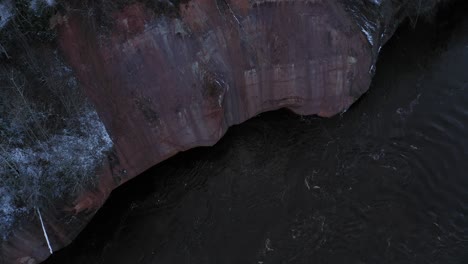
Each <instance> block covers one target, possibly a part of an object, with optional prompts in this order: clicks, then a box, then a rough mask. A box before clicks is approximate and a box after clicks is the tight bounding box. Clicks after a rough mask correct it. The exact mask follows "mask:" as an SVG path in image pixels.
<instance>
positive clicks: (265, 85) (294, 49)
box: [1, 0, 439, 263]
mask: <svg viewBox="0 0 468 264" xmlns="http://www.w3.org/2000/svg"><path fill="white" fill-rule="evenodd" d="M413 2H418V1H410V2H408V3H403V1H351V2H350V1H337V0H335V1H326V0H314V1H311V0H307V1H247V0H236V1H234V0H233V1H217V0H216V1H215V0H199V1H167V2H160V1H156V2H155V3H156V4H155V3H153V2H151V1H144V2H143V1H142V2H139V1H128V2H127V1H70V2H67V1H63V2H60V3H58V6H57V7H53V8H54V9H52V11H51V12H49V13H48V15H49V17H47V19H45V21H46V22H47V23H46V22H44V23H45V24H44V25H47V26H49V27H51V28H52V29H51V30H52V32H53V34H51V37H50V38H51V39H52V41H51V42H50V43H44V44H36V45H35V46H32V49H33V50H34V51H35V52H38V51H41V49H44V50H46V51H50V50H55V49H56V46H57V47H58V50H57V52H58V53H57V54H60V57H61V58H62V59H63V61H64V62H66V64H67V65H69V66H70V67H71V69H72V70H73V74H74V75H75V76H76V78H77V80H78V81H79V87H80V89H81V90H82V91H83V92H84V94H85V95H86V98H87V100H89V101H90V102H91V103H92V104H93V105H94V107H95V109H96V111H97V113H98V114H99V116H100V118H101V120H102V122H103V123H104V124H105V126H106V128H107V132H108V133H109V134H110V136H111V138H112V141H113V150H112V153H110V154H108V158H107V159H105V160H104V161H103V165H102V166H101V168H100V169H99V171H98V172H97V174H98V176H97V183H96V184H95V185H93V186H90V187H89V188H87V189H85V190H83V191H81V192H79V193H78V194H77V195H76V196H75V197H72V198H67V199H55V200H53V201H52V202H51V203H52V205H48V206H47V207H44V208H43V210H42V217H43V219H44V222H45V228H46V230H48V235H49V239H50V242H51V246H52V248H53V250H57V249H59V248H61V247H63V246H65V245H67V244H69V243H70V242H71V241H72V239H73V238H74V237H75V236H76V235H77V234H78V232H79V231H80V230H81V229H82V228H83V227H84V226H85V225H86V223H87V222H88V221H89V220H90V218H91V217H92V216H93V215H94V213H95V212H96V210H97V209H99V208H100V206H101V205H102V204H103V203H104V201H105V200H106V198H107V197H108V195H109V194H110V192H111V191H112V190H113V189H114V188H116V187H118V186H119V185H121V184H123V183H124V182H126V181H127V180H129V179H131V178H133V177H135V176H137V175H138V174H140V173H141V172H143V171H145V170H146V169H148V168H150V167H151V166H153V165H155V164H157V163H159V162H161V161H163V160H165V159H167V158H168V157H171V156H173V155H174V154H176V153H178V152H180V151H184V150H187V149H190V148H193V147H196V146H208V145H213V144H214V143H215V142H217V141H218V140H219V139H220V138H221V137H222V135H224V133H225V132H226V130H227V128H228V127H229V126H231V125H235V124H239V123H241V122H243V121H245V120H247V119H249V118H251V117H253V116H255V115H257V114H258V113H261V112H264V111H269V110H274V109H279V108H287V109H290V110H292V111H293V112H295V113H298V114H302V115H312V114H317V115H319V116H325V117H329V116H332V115H334V114H336V113H339V112H342V111H344V110H346V109H347V108H348V107H349V106H350V105H351V104H352V103H353V102H354V101H355V100H357V99H358V98H359V97H360V96H361V95H362V94H363V93H364V92H365V91H366V90H367V89H368V87H369V84H370V80H371V77H372V75H373V72H374V68H375V67H374V65H375V62H376V59H377V55H378V53H379V51H380V48H381V46H382V45H383V44H384V43H385V42H386V41H387V40H388V38H389V37H390V36H391V35H392V34H393V31H394V30H395V29H396V27H397V25H398V24H399V23H400V22H401V21H402V19H403V18H404V17H406V16H407V15H417V13H418V12H425V11H427V10H430V8H432V7H433V5H435V3H437V2H439V1H428V2H427V3H425V4H424V6H423V7H421V6H415V5H414V3H413ZM5 3H10V4H11V2H8V1H6V2H5ZM426 5H427V6H426ZM4 6H7V5H4ZM4 10H6V9H4ZM46 10H49V9H46ZM2 12H3V10H2ZM3 13H5V12H3ZM12 16H13V15H12ZM6 17H8V19H14V18H9V17H10V16H6ZM12 21H13V20H12ZM7 22H8V21H6V22H5V23H7ZM11 23H12V22H11V21H10V24H11ZM1 25H2V26H4V25H3V22H2V24H1ZM6 25H8V24H6ZM28 30H30V31H28V32H31V30H32V32H34V28H33V29H28ZM45 37H46V38H47V37H48V35H46V36H45ZM25 42H27V40H26V41H25ZM20 43H23V42H20ZM2 44H3V43H2ZM2 47H3V46H2ZM28 48H29V47H28ZM10 49H14V47H10ZM10 49H9V48H8V46H7V47H6V48H5V49H4V53H3V55H2V56H3V57H2V58H3V60H2V66H4V68H3V71H5V72H7V71H8V70H10V68H11V67H13V66H11V65H12V64H13V62H12V61H14V62H15V57H14V55H12V53H11V52H10V53H9V52H8V51H10ZM47 54H48V53H47ZM50 54H54V53H50ZM34 56H36V55H35V54H33V55H31V57H34ZM12 57H13V58H12ZM36 57H38V56H36ZM45 57H47V56H45ZM43 63H45V64H47V63H48V62H47V61H46V62H43ZM38 65H39V66H37V67H36V68H41V67H42V66H41V65H44V64H40V63H38ZM45 75H47V74H45ZM46 82H47V81H46ZM47 83H48V85H52V86H53V85H54V84H50V82H47ZM52 163H53V162H52ZM18 222H19V223H18V224H17V225H16V226H15V227H14V229H13V231H12V234H11V236H9V237H8V238H7V239H6V240H5V241H2V244H1V257H2V260H3V261H4V262H5V263H21V262H24V263H27V261H36V262H38V261H42V260H44V259H45V258H47V257H48V255H49V249H48V246H47V243H46V241H45V239H44V235H43V230H42V229H41V226H40V224H39V222H38V219H37V217H34V216H33V215H32V214H29V216H28V217H25V218H24V219H23V221H22V222H21V221H19V220H18Z"/></svg>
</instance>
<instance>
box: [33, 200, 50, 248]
mask: <svg viewBox="0 0 468 264" xmlns="http://www.w3.org/2000/svg"><path fill="white" fill-rule="evenodd" d="M36 210H37V214H38V215H39V220H40V221H41V226H42V231H44V237H45V239H46V241H47V246H49V251H50V254H53V253H54V251H53V250H52V246H51V245H50V241H49V236H48V235H47V231H46V229H45V226H44V222H43V221H42V215H41V211H39V208H36Z"/></svg>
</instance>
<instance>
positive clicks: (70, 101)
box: [0, 1, 112, 240]
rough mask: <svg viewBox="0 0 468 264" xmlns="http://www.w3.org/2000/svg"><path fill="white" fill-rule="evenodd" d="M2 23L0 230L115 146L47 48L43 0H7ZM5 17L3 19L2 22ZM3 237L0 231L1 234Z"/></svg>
mask: <svg viewBox="0 0 468 264" xmlns="http://www.w3.org/2000/svg"><path fill="white" fill-rule="evenodd" d="M2 5H3V7H4V8H5V6H6V5H9V6H8V7H9V8H10V9H11V10H6V11H5V9H3V11H2V12H0V13H2V14H3V13H5V14H9V16H8V17H7V19H8V21H5V20H2V22H1V23H3V24H2V26H3V27H0V36H1V38H0V45H1V46H0V234H1V236H0V238H3V239H5V238H6V237H7V236H8V233H9V231H10V230H11V227H12V225H13V224H14V223H15V222H17V220H18V218H19V217H20V216H27V215H31V213H33V212H34V211H33V209H34V208H46V207H47V206H50V205H52V204H53V201H54V200H57V199H64V198H66V197H67V196H73V195H76V194H77V193H79V192H80V191H81V190H82V189H85V188H89V187H90V185H91V186H92V184H93V183H94V182H95V175H96V172H95V170H96V168H97V167H99V166H100V165H101V162H102V160H103V159H105V157H106V152H108V151H110V150H111V148H112V141H111V139H110V138H109V135H108V134H107V131H106V129H105V127H104V125H103V124H102V123H101V121H100V119H99V117H98V115H97V113H96V112H95V110H94V109H93V107H92V106H91V105H90V104H89V102H87V100H86V99H85V97H84V96H83V95H82V94H81V91H80V89H79V87H78V82H77V80H76V79H75V77H74V75H73V72H72V70H71V69H70V68H69V67H68V66H67V65H66V64H64V63H63V60H62V59H61V57H60V54H59V53H58V52H57V51H56V50H54V49H52V48H50V45H49V43H53V42H54V37H55V32H53V31H51V30H50V29H49V25H48V17H47V16H48V15H50V14H52V13H53V12H54V10H53V8H52V7H49V6H47V5H46V2H44V1H32V2H31V1H16V2H9V1H5V2H3V3H2ZM4 21H5V22H4ZM0 240H1V239H0Z"/></svg>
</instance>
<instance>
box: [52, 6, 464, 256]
mask: <svg viewBox="0 0 468 264" xmlns="http://www.w3.org/2000/svg"><path fill="white" fill-rule="evenodd" d="M444 14H445V15H444V16H441V17H440V18H439V19H438V20H437V24H432V23H428V22H425V21H424V20H423V19H420V20H419V21H418V24H417V26H416V29H412V28H411V27H409V26H408V25H406V26H403V27H402V28H401V29H400V30H399V31H398V32H397V34H396V35H395V37H394V38H392V40H391V41H390V42H389V43H388V45H386V46H385V47H384V49H383V51H382V55H381V57H380V59H379V62H378V66H377V73H376V76H375V79H374V82H373V84H372V87H371V89H370V91H369V92H368V93H367V94H366V95H364V96H363V97H362V98H361V99H360V100H359V101H358V102H357V103H356V104H355V105H353V106H352V107H351V108H350V109H349V110H348V111H347V112H346V113H343V114H341V115H337V116H336V117H334V118H330V119H324V118H318V117H314V116H307V117H301V116H297V115H294V114H292V113H290V112H288V111H284V110H283V111H276V112H271V113H266V114H262V115H260V116H258V117H256V118H254V119H252V120H250V121H248V122H246V123H244V124H242V125H239V126H236V127H233V128H231V129H230V130H229V132H228V134H227V135H226V136H225V137H224V138H223V139H222V140H221V141H220V142H219V143H218V144H217V145H215V146H214V147H210V148H198V149H195V150H191V151H188V152H185V153H182V154H179V155H177V156H176V157H174V158H172V159H170V160H168V161H166V162H164V163H162V164H160V165H158V166H156V167H154V168H152V169H151V170H149V171H147V172H146V173H145V174H144V175H141V176H139V177H138V178H137V179H135V180H132V181H131V182H129V183H128V184H126V185H125V186H123V187H122V188H120V189H118V190H116V191H115V192H114V193H113V195H112V196H111V198H110V199H109V201H108V202H107V203H106V204H105V206H104V207H103V208H102V210H100V212H99V213H98V214H97V215H96V217H95V219H94V220H93V221H92V222H91V223H90V225H89V226H88V227H87V228H86V230H85V231H84V232H83V233H82V234H81V235H80V236H79V237H78V239H77V240H76V241H75V242H74V243H73V244H72V245H71V246H70V247H68V248H66V249H64V250H61V251H59V252H57V254H56V255H54V256H53V257H52V258H50V259H49V260H48V261H47V262H46V263H49V264H52V263H60V264H63V263H76V264H78V263H79V264H82V263H103V264H110V263H125V264H126V263H132V264H133V263H142V264H146V263H148V264H149V263H158V264H159V263H161V264H162V263H181V264H185V263H236V264H237V263H255V264H261V263H264V264H267V263H440V264H450V263H461V264H466V263H468V5H467V4H461V5H459V6H457V7H456V8H455V9H453V10H452V11H451V12H446V13H444Z"/></svg>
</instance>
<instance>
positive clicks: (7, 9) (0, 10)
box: [0, 1, 13, 29]
mask: <svg viewBox="0 0 468 264" xmlns="http://www.w3.org/2000/svg"><path fill="white" fill-rule="evenodd" d="M12 17H13V8H12V6H11V2H10V1H3V2H2V3H0V29H1V28H3V27H4V26H5V25H6V24H7V23H8V21H10V19H11V18H12Z"/></svg>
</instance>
